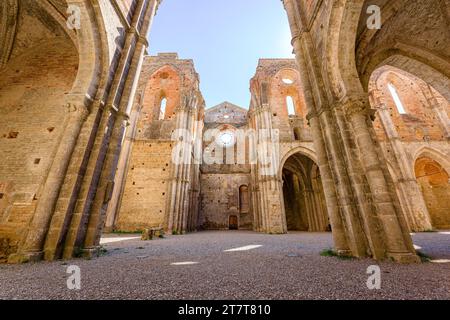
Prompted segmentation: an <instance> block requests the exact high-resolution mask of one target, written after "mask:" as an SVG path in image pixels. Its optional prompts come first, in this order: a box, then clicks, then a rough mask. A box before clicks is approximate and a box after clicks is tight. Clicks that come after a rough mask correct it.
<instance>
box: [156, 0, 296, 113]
mask: <svg viewBox="0 0 450 320" xmlns="http://www.w3.org/2000/svg"><path fill="white" fill-rule="evenodd" d="M290 38H291V35H290V31H289V24H288V20H287V16H286V12H285V11H284V8H283V4H282V3H281V0H164V1H163V2H162V4H161V6H160V7H159V10H158V13H157V15H156V17H155V20H154V22H153V26H152V29H151V32H150V35H149V41H150V48H149V53H150V54H151V55H156V54H157V53H158V52H178V55H179V57H180V58H182V59H193V60H194V63H195V68H196V70H197V72H198V73H199V74H200V81H201V83H200V85H201V90H202V93H203V96H204V97H205V100H206V107H207V108H209V107H213V106H215V105H217V104H219V103H221V102H223V101H229V102H232V103H234V104H237V105H239V106H241V107H244V108H248V106H249V102H250V93H249V81H250V79H251V78H252V77H253V75H254V74H255V70H256V66H257V64H258V59H259V58H293V55H292V47H291V45H290Z"/></svg>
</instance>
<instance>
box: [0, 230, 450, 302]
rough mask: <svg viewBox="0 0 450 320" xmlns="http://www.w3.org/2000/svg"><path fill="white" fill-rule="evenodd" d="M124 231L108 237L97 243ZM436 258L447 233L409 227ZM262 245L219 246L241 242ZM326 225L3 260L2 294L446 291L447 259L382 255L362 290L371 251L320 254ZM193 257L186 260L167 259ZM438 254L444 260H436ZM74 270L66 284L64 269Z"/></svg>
mask: <svg viewBox="0 0 450 320" xmlns="http://www.w3.org/2000/svg"><path fill="white" fill-rule="evenodd" d="M119 237H132V236H130V235H120V236H118V235H108V236H105V238H104V239H103V241H111V240H112V241H114V240H118V238H119ZM413 239H414V243H415V244H416V245H417V246H419V247H421V251H422V252H424V253H426V254H427V255H429V256H430V257H432V258H433V259H450V232H440V233H422V234H415V235H413ZM248 245H260V246H261V247H258V248H255V249H252V250H248V251H237V252H224V250H227V249H233V248H237V247H241V246H248ZM331 246H332V239H331V234H329V233H300V232H299V233H290V234H288V235H265V234H258V233H253V232H242V231H235V232H234V231H228V232H215V231H211V232H199V233H193V234H189V235H184V236H167V237H166V238H165V239H158V240H154V241H147V242H143V241H140V240H139V239H129V240H124V241H119V242H110V243H107V244H104V247H105V248H106V249H107V252H106V253H105V255H103V256H102V257H100V258H96V259H93V260H83V259H75V260H71V261H67V262H62V261H57V262H42V263H36V264H25V265H0V299H437V298H440V299H450V261H447V262H446V263H433V262H429V263H423V264H416V265H398V264H394V263H390V262H383V263H380V264H379V266H380V267H381V272H382V283H381V289H380V290H369V289H368V288H367V286H366V281H367V278H368V276H369V275H367V274H366V270H367V267H368V266H370V265H373V264H376V262H375V261H373V260H370V259H363V260H342V259H339V258H335V257H322V256H321V255H320V252H321V251H322V250H323V249H326V248H330V247H331ZM177 262H197V264H193V265H172V263H177ZM441 262H445V260H444V261H441ZM69 265H77V266H79V267H80V270H81V290H75V291H74V290H68V289H67V285H66V280H67V277H68V276H69V275H68V274H67V273H66V270H67V267H68V266H69Z"/></svg>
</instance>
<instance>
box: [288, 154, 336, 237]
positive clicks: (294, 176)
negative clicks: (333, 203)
mask: <svg viewBox="0 0 450 320" xmlns="http://www.w3.org/2000/svg"><path fill="white" fill-rule="evenodd" d="M282 177H283V200H284V208H285V214H286V224H287V229H288V231H289V230H290V231H311V232H319V231H330V223H329V221H328V214H327V211H326V206H325V198H324V193H323V187H322V181H321V178H320V173H319V169H318V167H317V165H316V164H315V163H314V161H313V160H311V159H310V158H309V157H307V156H305V155H303V154H301V153H296V154H294V155H292V156H291V157H289V158H288V159H287V161H286V162H285V164H284V166H283V171H282Z"/></svg>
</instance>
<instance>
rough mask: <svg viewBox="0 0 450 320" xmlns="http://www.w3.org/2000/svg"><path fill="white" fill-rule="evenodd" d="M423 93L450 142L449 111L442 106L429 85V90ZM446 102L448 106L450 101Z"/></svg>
mask: <svg viewBox="0 0 450 320" xmlns="http://www.w3.org/2000/svg"><path fill="white" fill-rule="evenodd" d="M422 92H423V94H424V96H425V98H426V99H427V101H428V104H429V105H430V107H431V109H432V110H433V111H434V113H435V114H436V115H437V117H438V119H439V122H440V123H441V126H442V129H443V130H444V134H445V137H446V138H447V139H448V140H450V119H449V117H448V113H447V110H446V109H445V107H444V106H443V105H442V104H440V103H439V100H438V99H437V98H436V96H435V94H434V93H433V89H432V88H431V86H430V85H427V88H426V89H425V90H422ZM445 101H446V100H445ZM446 102H447V104H449V102H448V101H446Z"/></svg>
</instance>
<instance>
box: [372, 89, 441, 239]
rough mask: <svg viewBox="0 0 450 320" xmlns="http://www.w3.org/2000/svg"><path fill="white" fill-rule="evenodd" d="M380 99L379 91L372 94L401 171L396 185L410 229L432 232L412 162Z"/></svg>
mask: <svg viewBox="0 0 450 320" xmlns="http://www.w3.org/2000/svg"><path fill="white" fill-rule="evenodd" d="M379 97H381V93H379V92H378V91H372V92H371V96H370V98H371V100H372V102H373V104H374V108H375V109H376V110H378V116H379V117H380V121H381V123H382V125H383V128H384V132H385V134H386V137H387V139H388V141H389V144H390V146H391V148H392V151H393V153H394V156H395V159H396V160H397V164H398V168H399V170H400V177H399V179H398V181H396V184H397V187H398V189H399V192H400V197H399V200H400V202H401V204H402V208H403V211H404V214H405V217H406V221H407V224H408V228H409V230H410V231H414V232H418V231H426V230H431V229H432V226H431V220H430V217H429V213H428V209H427V206H426V204H425V201H424V199H423V195H422V192H421V190H420V187H419V185H418V184H417V181H416V179H415V177H414V176H413V174H412V173H413V172H414V170H413V168H412V165H411V162H410V160H409V159H408V156H407V154H406V151H405V148H404V146H403V143H402V141H401V139H400V137H399V135H398V132H397V129H396V128H395V124H394V122H393V121H392V118H391V115H390V112H389V110H388V108H387V106H386V104H385V103H384V102H383V101H382V100H381V98H379Z"/></svg>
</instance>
